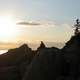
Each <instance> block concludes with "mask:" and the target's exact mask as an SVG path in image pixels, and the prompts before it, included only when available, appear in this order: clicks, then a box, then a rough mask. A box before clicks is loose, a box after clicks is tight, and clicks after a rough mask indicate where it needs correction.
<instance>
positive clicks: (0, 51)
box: [0, 50, 8, 55]
mask: <svg viewBox="0 0 80 80" xmlns="http://www.w3.org/2000/svg"><path fill="white" fill-rule="evenodd" d="M7 51H8V50H0V55H1V54H4V53H6V52H7Z"/></svg>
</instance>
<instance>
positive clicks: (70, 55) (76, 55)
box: [62, 33, 80, 80]
mask: <svg viewBox="0 0 80 80" xmlns="http://www.w3.org/2000/svg"><path fill="white" fill-rule="evenodd" d="M62 51H63V52H64V59H65V62H66V63H65V67H64V74H65V75H66V76H69V77H73V78H74V79H75V80H77V79H78V77H79V76H80V67H79V66H80V33H78V34H77V35H75V36H72V37H71V39H70V40H69V41H68V42H67V43H66V45H65V46H64V48H63V49H62ZM68 79H69V78H68Z"/></svg>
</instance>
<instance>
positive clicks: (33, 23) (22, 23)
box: [17, 22, 41, 26]
mask: <svg viewBox="0 0 80 80" xmlns="http://www.w3.org/2000/svg"><path fill="white" fill-rule="evenodd" d="M17 25H31V26H37V25H41V24H40V23H37V22H18V23H17Z"/></svg>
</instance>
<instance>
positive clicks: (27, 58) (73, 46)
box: [0, 33, 80, 80]
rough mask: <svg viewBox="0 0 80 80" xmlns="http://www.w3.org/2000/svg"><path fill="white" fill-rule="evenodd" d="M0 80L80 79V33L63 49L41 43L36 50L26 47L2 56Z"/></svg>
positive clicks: (0, 58)
mask: <svg viewBox="0 0 80 80" xmlns="http://www.w3.org/2000/svg"><path fill="white" fill-rule="evenodd" d="M0 80H80V33H78V34H76V35H74V36H72V37H71V39H70V40H69V41H68V42H67V43H66V44H65V46H64V47H63V48H62V49H58V48H55V47H51V48H48V47H46V46H45V45H44V43H43V42H41V44H40V46H39V48H37V50H36V51H32V49H31V48H29V47H28V45H26V44H24V45H22V46H20V47H19V48H15V49H10V50H9V51H8V52H7V53H5V54H2V55H0Z"/></svg>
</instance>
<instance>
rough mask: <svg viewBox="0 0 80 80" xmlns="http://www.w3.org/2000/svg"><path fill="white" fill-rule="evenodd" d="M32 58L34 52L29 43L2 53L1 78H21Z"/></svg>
mask: <svg viewBox="0 0 80 80" xmlns="http://www.w3.org/2000/svg"><path fill="white" fill-rule="evenodd" d="M32 59H33V52H32V50H31V48H29V47H28V45H27V44H23V45H22V46H20V47H19V48H15V49H10V50H9V51H8V52H7V53H5V54H2V55H0V80H21V78H22V77H23V75H24V73H25V70H26V68H27V66H28V65H29V64H30V62H31V61H32Z"/></svg>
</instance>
